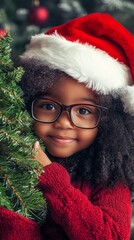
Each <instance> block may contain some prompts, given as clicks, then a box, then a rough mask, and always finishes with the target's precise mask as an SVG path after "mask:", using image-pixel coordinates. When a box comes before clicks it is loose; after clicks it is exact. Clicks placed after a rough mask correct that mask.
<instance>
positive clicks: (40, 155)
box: [33, 141, 52, 167]
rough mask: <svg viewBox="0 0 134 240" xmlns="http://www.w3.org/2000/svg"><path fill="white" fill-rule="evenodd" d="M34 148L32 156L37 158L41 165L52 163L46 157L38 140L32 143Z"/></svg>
mask: <svg viewBox="0 0 134 240" xmlns="http://www.w3.org/2000/svg"><path fill="white" fill-rule="evenodd" d="M34 150H35V152H36V154H35V155H34V156H33V157H34V160H37V161H38V162H39V163H40V164H42V165H43V167H45V166H47V165H49V164H51V163H52V162H51V161H50V159H49V158H48V157H47V155H46V154H45V153H44V152H43V150H42V149H41V147H40V144H39V142H38V141H36V142H35V143H34Z"/></svg>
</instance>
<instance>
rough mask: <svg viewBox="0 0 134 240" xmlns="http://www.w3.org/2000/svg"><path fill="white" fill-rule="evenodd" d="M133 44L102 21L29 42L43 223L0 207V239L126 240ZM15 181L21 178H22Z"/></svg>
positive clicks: (26, 79) (132, 161) (78, 22)
mask: <svg viewBox="0 0 134 240" xmlns="http://www.w3.org/2000/svg"><path fill="white" fill-rule="evenodd" d="M133 56H134V38H133V36H132V34H131V33H129V32H128V31H127V29H125V28H124V27H123V26H122V25H120V24H119V23H118V22H117V21H116V20H114V19H113V18H112V17H111V16H109V15H108V14H101V13H94V14H90V15H87V16H83V17H80V18H77V19H74V20H71V21H70V22H68V23H65V24H63V25H61V26H58V27H54V28H52V29H50V30H49V31H48V32H47V33H46V34H43V33H42V34H39V35H36V36H34V37H33V38H32V40H31V42H30V44H29V45H28V47H27V49H26V51H25V53H24V54H23V56H22V57H21V64H22V65H23V67H24V69H25V74H24V76H23V78H22V81H21V87H22V89H23V92H24V99H25V103H26V108H27V110H28V111H29V113H30V115H31V117H32V118H33V129H34V132H35V134H36V135H37V136H38V138H39V139H41V140H42V141H43V143H44V145H45V146H46V153H44V152H43V151H42V150H41V148H40V146H39V143H38V142H36V143H35V146H34V147H35V150H36V151H37V154H36V156H35V159H37V160H38V161H39V162H40V163H41V164H42V165H43V166H44V171H43V173H42V174H41V176H40V180H39V188H40V189H41V191H42V192H43V195H44V198H46V201H47V204H48V213H47V219H46V222H45V223H44V224H42V225H41V226H39V224H37V223H34V222H32V221H31V220H28V219H26V218H24V217H22V216H20V215H19V214H16V213H13V212H11V211H9V210H5V209H3V208H1V211H0V216H1V218H0V233H1V236H2V238H1V239H2V240H12V239H14V240H22V239H27V240H39V239H47V240H67V239H69V240H93V239H96V240H102V239H103V240H119V239H120V240H129V239H130V234H131V216H132V194H133V192H134V144H133V143H134V86H133V84H134V62H133ZM20 181H21V179H20Z"/></svg>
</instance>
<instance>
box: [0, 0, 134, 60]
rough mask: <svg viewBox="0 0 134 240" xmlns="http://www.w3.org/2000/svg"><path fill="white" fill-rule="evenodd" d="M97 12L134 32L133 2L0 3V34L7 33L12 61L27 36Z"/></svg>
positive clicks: (46, 0) (30, 0) (28, 0)
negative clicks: (10, 41)
mask: <svg viewBox="0 0 134 240" xmlns="http://www.w3.org/2000/svg"><path fill="white" fill-rule="evenodd" d="M97 11H98V12H107V13H110V14H111V15H112V16H114V17H115V18H116V19H117V20H119V21H120V22H121V23H122V24H123V25H124V26H126V27H127V28H128V29H129V30H130V31H131V32H132V33H134V0H0V31H3V30H4V29H6V30H9V31H10V33H11V35H12V38H13V43H12V57H13V58H16V57H17V56H19V55H20V54H21V53H22V52H23V51H24V47H25V45H26V44H27V43H28V42H29V40H30V37H31V35H34V34H38V33H41V32H45V31H46V30H47V29H48V28H50V27H52V26H55V25H59V24H62V23H64V22H67V21H69V20H71V19H73V18H75V17H78V16H82V15H85V14H87V13H92V12H97Z"/></svg>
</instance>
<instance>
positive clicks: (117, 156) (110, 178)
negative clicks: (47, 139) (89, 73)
mask: <svg viewBox="0 0 134 240" xmlns="http://www.w3.org/2000/svg"><path fill="white" fill-rule="evenodd" d="M21 65H22V66H23V67H24V70H25V73H24V75H23V77H22V79H21V82H20V85H21V88H22V90H23V93H24V95H23V97H24V100H25V104H26V109H27V110H28V111H29V112H30V107H31V102H32V100H33V99H34V98H36V97H37V96H39V95H42V94H45V92H46V91H47V89H48V88H50V87H51V86H52V85H53V84H54V82H56V81H58V80H59V79H61V78H62V77H64V76H66V73H64V72H61V71H59V70H57V69H50V68H49V67H48V66H44V64H43V63H41V62H40V61H37V60H34V59H33V60H30V61H25V62H23V61H22V62H21ZM100 104H101V105H102V106H106V107H107V108H108V109H107V111H104V113H102V118H101V121H100V124H99V127H98V128H99V133H98V136H97V138H96V140H95V141H94V143H93V144H92V145H91V146H90V147H88V148H87V149H85V150H83V151H81V152H79V153H77V154H75V155H73V156H71V157H68V158H67V159H57V158H55V157H53V156H51V155H50V154H49V153H48V152H47V154H48V155H49V157H50V158H51V160H52V161H58V162H60V163H61V164H62V165H63V166H65V167H66V168H67V169H68V171H69V173H70V175H71V178H72V180H76V179H77V180H78V179H83V180H85V181H88V182H89V183H90V184H92V185H94V186H96V185H98V184H99V185H100V184H103V185H105V186H112V185H114V184H115V183H116V182H118V181H121V182H123V183H124V185H128V186H129V188H130V190H131V192H134V117H133V116H131V115H130V114H128V113H126V112H125V111H124V109H123V104H122V102H121V100H120V98H119V97H116V98H114V97H113V96H112V95H105V96H104V95H100ZM81 159H84V161H81Z"/></svg>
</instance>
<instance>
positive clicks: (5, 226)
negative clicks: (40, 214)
mask: <svg viewBox="0 0 134 240" xmlns="http://www.w3.org/2000/svg"><path fill="white" fill-rule="evenodd" d="M0 239H1V240H41V236H40V226H39V224H38V223H35V222H33V221H31V220H29V219H27V218H25V217H23V216H21V215H20V214H17V213H14V212H13V211H11V210H7V209H4V208H2V207H0Z"/></svg>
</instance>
